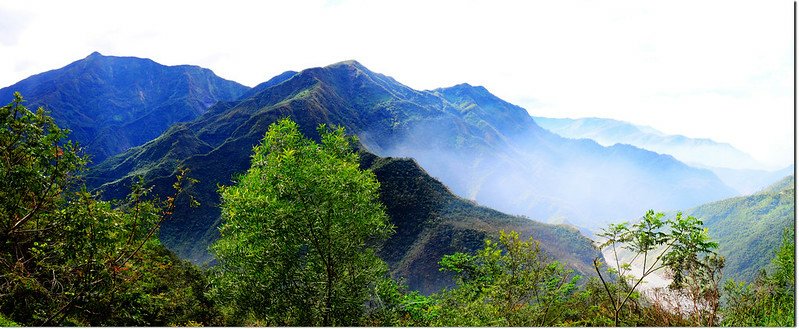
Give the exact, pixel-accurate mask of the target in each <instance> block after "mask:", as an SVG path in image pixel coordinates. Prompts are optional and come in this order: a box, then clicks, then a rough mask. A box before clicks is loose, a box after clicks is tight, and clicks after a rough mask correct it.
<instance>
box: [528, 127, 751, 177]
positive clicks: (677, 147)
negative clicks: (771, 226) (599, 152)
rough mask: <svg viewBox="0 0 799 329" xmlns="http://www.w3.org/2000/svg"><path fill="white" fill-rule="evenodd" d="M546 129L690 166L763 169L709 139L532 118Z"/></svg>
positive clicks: (728, 145)
mask: <svg viewBox="0 0 799 329" xmlns="http://www.w3.org/2000/svg"><path fill="white" fill-rule="evenodd" d="M533 118H534V119H535V122H536V123H538V125H540V126H541V127H543V128H544V129H547V130H549V131H552V132H554V133H556V134H558V135H561V136H563V137H567V138H588V139H592V140H594V141H596V142H597V143H599V144H602V145H605V146H610V145H613V144H617V143H621V144H629V145H633V146H636V147H640V148H642V149H646V150H650V151H653V152H657V153H663V154H669V155H672V156H674V157H675V158H676V159H677V160H680V161H682V162H685V163H687V164H689V165H699V166H701V167H721V168H731V169H763V167H764V166H763V164H761V163H760V162H758V161H757V160H755V159H754V158H752V156H750V155H749V154H747V153H745V152H743V151H741V150H739V149H736V148H735V147H733V146H732V145H730V144H727V143H718V142H715V141H713V140H710V139H706V138H689V137H685V136H682V135H667V134H664V133H662V132H660V131H658V130H656V129H654V128H651V127H646V126H639V125H634V124H631V123H628V122H624V121H618V120H613V119H604V118H581V119H564V118H544V117H533Z"/></svg>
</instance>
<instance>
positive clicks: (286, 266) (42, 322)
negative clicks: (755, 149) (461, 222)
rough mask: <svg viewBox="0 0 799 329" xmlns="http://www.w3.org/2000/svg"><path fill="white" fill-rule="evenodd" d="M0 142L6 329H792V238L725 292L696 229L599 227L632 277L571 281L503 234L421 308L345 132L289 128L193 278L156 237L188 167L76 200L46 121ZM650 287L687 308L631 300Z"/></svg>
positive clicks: (64, 139)
mask: <svg viewBox="0 0 799 329" xmlns="http://www.w3.org/2000/svg"><path fill="white" fill-rule="evenodd" d="M0 127H2V128H0V219H2V222H0V245H2V247H0V325H3V326H73V325H74V326H173V325H174V326H252V325H260V326H794V325H795V314H794V309H795V270H794V269H795V258H794V254H795V243H794V241H795V238H794V232H793V230H790V229H786V230H785V231H784V232H781V233H782V240H781V244H780V245H779V247H778V248H777V249H776V250H769V251H768V255H769V257H770V258H771V261H770V263H769V264H768V265H767V266H766V267H765V268H763V269H762V270H761V271H760V272H759V273H758V274H757V275H756V277H755V279H754V280H752V281H751V282H749V283H745V282H736V281H733V280H728V281H723V280H722V277H721V274H722V273H723V269H724V265H725V259H724V257H723V256H721V255H720V254H719V250H722V249H723V246H721V245H719V243H718V242H715V241H713V239H712V238H711V235H709V234H708V231H707V230H706V229H705V228H704V226H703V225H704V223H703V222H702V220H701V218H697V217H694V216H690V215H683V214H679V213H678V214H675V215H671V216H666V215H664V214H663V213H656V212H654V211H649V212H647V213H645V214H641V215H642V217H641V219H640V221H637V222H634V223H629V224H628V223H616V224H610V225H609V226H608V227H607V228H606V229H604V230H603V231H602V232H601V233H600V234H599V236H600V237H601V238H602V239H603V244H602V247H603V248H611V250H613V251H614V252H615V251H616V250H625V251H626V252H628V253H632V254H633V255H635V257H641V259H643V260H644V262H643V266H642V268H632V267H631V266H630V264H626V263H619V262H613V263H612V264H605V262H604V260H603V259H602V258H601V256H598V257H596V258H595V259H594V260H593V264H592V265H593V268H590V269H589V270H590V271H581V272H580V273H578V272H576V271H575V270H573V269H572V267H571V266H568V265H569V264H564V263H562V262H561V261H559V260H556V259H554V258H553V257H552V256H551V255H552V253H550V252H544V248H545V247H544V246H542V245H541V243H540V242H539V241H538V240H537V239H538V237H537V236H535V232H538V231H532V232H533V234H532V235H533V236H532V237H527V238H524V237H523V236H522V235H521V234H520V232H518V231H516V230H510V229H508V230H498V232H497V233H496V234H495V235H489V236H486V238H485V239H484V240H483V241H480V243H481V247H480V248H478V249H477V250H476V251H474V252H452V253H449V254H447V255H444V256H443V257H441V258H440V260H439V261H438V262H437V266H438V267H439V271H440V272H442V273H447V274H448V275H449V276H450V277H451V278H453V279H454V285H450V286H446V287H444V288H441V289H439V290H436V291H433V292H432V293H427V292H424V293H422V292H420V291H418V290H415V289H411V288H410V287H409V285H408V284H407V282H406V281H405V279H404V278H403V277H401V276H398V275H396V273H392V272H391V271H390V270H389V265H388V264H387V261H386V260H385V258H386V255H385V254H384V253H383V248H384V246H386V241H390V240H391V239H392V237H393V236H395V235H397V234H406V233H407V232H404V231H402V232H399V230H398V228H397V227H395V225H393V224H392V223H391V221H390V219H389V215H388V213H389V211H390V209H388V208H387V205H386V204H384V202H381V194H380V191H381V184H380V182H379V181H378V178H377V176H376V173H375V171H378V169H377V168H379V166H380V164H377V165H375V166H374V168H376V169H375V171H372V170H370V169H364V168H362V162H363V155H362V152H364V151H363V150H361V149H360V147H359V142H358V140H357V138H355V137H354V136H352V135H348V133H347V131H345V129H344V128H342V127H338V126H330V125H319V127H318V128H317V133H318V134H319V136H320V138H319V139H318V140H314V139H311V138H309V136H306V134H304V133H303V131H302V129H301V127H300V126H299V125H298V124H297V123H295V122H293V121H291V120H290V119H288V118H284V119H281V120H278V121H277V122H273V123H271V124H270V125H269V126H268V130H267V132H266V134H265V135H262V139H261V142H260V144H258V145H257V146H256V147H254V148H253V149H252V150H251V151H252V152H251V155H250V161H251V164H250V167H249V169H247V170H246V172H243V173H240V174H238V175H237V176H235V177H234V179H233V180H232V183H231V184H230V185H225V186H219V187H218V193H219V195H220V196H221V203H220V205H219V211H220V212H221V218H222V219H221V223H220V226H219V238H218V239H217V240H216V241H215V242H214V243H213V245H212V246H211V248H210V252H211V254H212V255H213V256H214V258H215V262H214V263H212V264H211V265H210V266H208V267H207V268H200V267H197V266H196V265H194V264H192V263H189V262H187V261H184V260H181V259H180V258H178V257H177V256H175V255H174V254H173V253H172V251H170V250H169V249H167V248H166V247H164V246H163V245H162V243H161V241H160V239H159V234H158V233H159V229H160V227H161V225H162V224H163V223H165V222H168V221H169V220H170V219H171V218H172V216H173V214H174V213H175V209H176V208H177V207H178V206H179V205H182V206H183V207H189V208H191V207H192V206H198V200H196V199H195V198H194V197H193V195H192V192H193V191H194V186H195V184H197V183H198V181H197V180H196V179H194V178H192V177H199V176H202V175H197V173H194V172H192V171H190V170H186V169H181V170H178V171H177V174H176V175H174V176H173V177H171V178H170V179H171V181H170V184H168V185H167V186H154V185H147V183H145V181H144V180H137V181H136V182H134V183H133V184H132V185H131V186H130V192H129V193H128V195H127V196H126V197H124V198H118V199H114V200H107V199H102V198H101V195H99V192H97V191H94V190H90V189H88V188H86V183H85V177H84V173H85V171H86V168H87V167H86V166H87V164H86V163H87V158H86V155H85V154H83V152H82V151H81V148H80V147H79V145H77V144H76V143H73V142H71V141H70V140H69V137H68V136H69V131H68V130H65V129H61V128H59V127H58V125H57V124H56V123H55V121H54V120H53V118H52V117H50V116H49V114H48V113H47V112H45V111H44V110H43V109H41V108H39V109H38V110H36V111H35V112H34V111H31V110H30V109H28V108H27V107H26V106H25V101H24V100H23V99H22V96H20V95H19V94H15V95H14V99H13V100H12V101H11V103H10V104H8V105H6V106H3V107H2V108H0ZM378 162H379V161H378ZM383 165H385V163H384V164H383ZM170 188H171V192H169V193H154V190H159V191H164V190H168V189H170ZM448 216H458V212H457V211H453V212H452V213H450V214H449V215H448ZM764 257H765V256H764ZM656 271H666V272H668V273H670V274H671V276H672V283H671V285H670V286H669V292H670V293H671V294H673V295H675V296H680V297H681V298H683V299H684V300H685V304H686V306H687V307H685V308H679V309H673V308H669V307H666V306H664V305H666V304H665V303H663V302H662V301H660V300H658V297H657V296H654V297H653V296H650V295H646V294H642V293H640V292H639V291H638V289H637V288H638V287H639V285H640V284H641V283H642V282H644V281H645V280H647V277H648V276H649V275H651V274H652V273H655V272H656Z"/></svg>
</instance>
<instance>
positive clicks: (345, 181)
mask: <svg viewBox="0 0 799 329" xmlns="http://www.w3.org/2000/svg"><path fill="white" fill-rule="evenodd" d="M319 133H320V135H321V136H322V138H321V140H322V142H321V144H317V143H316V142H314V141H312V140H309V139H307V138H305V137H303V136H302V134H301V133H300V131H299V127H298V126H297V124H296V123H294V122H292V121H291V120H289V119H283V120H280V121H279V122H277V123H275V124H272V125H271V126H270V128H269V131H268V132H267V133H266V136H265V137H264V139H263V142H262V143H261V144H260V145H258V146H256V147H255V148H254V149H253V155H252V166H251V168H250V169H249V171H248V172H247V173H246V174H245V175H243V176H240V177H239V178H238V182H237V183H236V184H235V185H234V186H231V187H223V188H221V194H222V199H223V202H222V216H223V224H222V226H221V227H220V233H221V238H220V239H219V240H218V241H217V242H216V243H215V244H214V245H213V247H212V250H213V252H214V253H215V254H216V255H217V257H218V260H219V265H218V266H217V269H218V277H217V279H218V280H217V285H216V289H215V291H214V293H215V295H216V296H218V298H219V299H220V300H221V301H223V303H224V304H225V305H226V306H227V308H226V311H227V312H229V314H231V315H232V316H234V317H238V318H245V317H247V318H250V319H252V320H253V321H256V322H257V323H259V324H266V325H326V326H330V325H354V324H357V322H358V319H359V318H360V316H361V315H362V313H364V311H365V310H364V304H365V303H366V302H367V301H368V300H369V298H370V296H369V295H370V292H371V291H372V287H373V286H374V285H375V284H377V282H378V281H379V279H380V278H381V277H382V276H384V275H385V274H386V273H387V267H386V265H385V263H383V262H382V261H381V260H380V259H379V258H378V257H377V256H376V255H375V248H374V246H376V245H377V244H378V243H379V242H381V241H382V240H383V239H385V238H386V237H387V236H388V235H389V234H390V233H391V231H392V228H391V226H390V225H389V224H388V218H387V216H386V214H385V212H384V208H383V206H382V205H381V204H380V203H379V202H377V197H378V188H379V183H378V182H377V180H376V179H375V177H374V175H373V174H372V173H371V172H368V171H362V170H360V169H359V167H358V156H357V155H356V154H355V153H354V152H353V151H352V148H351V145H350V143H351V140H350V139H349V138H347V137H345V135H344V130H343V128H337V129H335V130H332V131H330V130H327V129H326V128H325V127H324V126H320V127H319Z"/></svg>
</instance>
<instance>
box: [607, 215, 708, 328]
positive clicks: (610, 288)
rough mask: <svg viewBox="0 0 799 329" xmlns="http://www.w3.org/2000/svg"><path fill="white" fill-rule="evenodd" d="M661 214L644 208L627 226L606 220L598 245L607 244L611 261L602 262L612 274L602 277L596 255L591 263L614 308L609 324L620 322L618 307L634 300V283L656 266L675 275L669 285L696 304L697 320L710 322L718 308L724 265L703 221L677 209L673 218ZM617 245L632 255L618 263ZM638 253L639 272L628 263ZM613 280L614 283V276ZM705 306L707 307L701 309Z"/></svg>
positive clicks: (620, 310)
mask: <svg viewBox="0 0 799 329" xmlns="http://www.w3.org/2000/svg"><path fill="white" fill-rule="evenodd" d="M664 216H665V215H664V214H663V213H655V212H654V211H653V210H649V211H647V213H646V214H645V215H644V217H643V218H642V219H641V221H639V222H638V223H635V224H633V225H632V226H630V225H629V224H627V223H621V224H610V225H609V226H608V228H607V229H605V230H603V232H602V233H601V234H599V236H600V237H602V238H604V239H605V242H604V243H603V244H602V245H601V248H610V250H611V251H612V252H613V255H614V258H615V259H614V260H612V262H614V263H615V265H614V266H612V267H607V271H608V272H609V273H611V274H613V276H609V277H608V279H607V280H606V279H605V275H603V274H602V271H601V270H600V268H601V267H602V265H603V264H601V262H600V261H599V260H598V259H597V260H595V261H594V268H595V270H596V273H597V275H598V276H599V278H600V280H601V282H602V284H603V286H604V288H605V295H606V296H607V298H608V302H609V303H610V306H611V307H612V309H613V323H614V325H615V326H619V325H620V324H621V323H622V321H623V319H621V316H622V315H623V314H622V311H623V310H624V309H625V308H624V306H625V304H626V303H627V302H628V301H631V300H635V299H636V298H635V294H636V288H637V287H638V286H639V285H640V284H641V283H642V282H643V281H644V279H645V278H646V277H647V276H649V275H651V274H652V273H655V272H656V271H658V270H661V269H667V270H668V271H669V272H670V273H672V274H673V276H674V278H673V280H672V283H671V285H670V288H671V289H673V290H675V291H680V290H684V291H687V293H688V295H690V296H691V299H692V301H693V303H694V305H695V307H694V309H695V310H696V312H697V314H695V316H696V324H697V325H702V324H706V325H712V324H713V323H714V321H715V317H716V310H717V308H718V300H719V293H718V281H719V280H720V271H721V268H722V267H723V266H724V261H723V258H721V257H719V256H718V255H716V254H715V253H714V249H716V248H717V247H718V244H717V243H716V242H713V241H711V240H710V237H709V236H708V233H707V229H704V228H703V227H702V221H700V220H698V219H696V218H694V217H692V216H687V217H683V216H682V214H681V213H678V214H677V215H676V216H675V218H673V219H669V220H665V221H664V220H663V217H664ZM619 248H624V249H627V250H629V251H630V252H632V253H633V255H634V256H633V257H632V259H631V260H630V261H629V263H628V262H622V261H620V259H619V250H618V249H619ZM638 257H641V261H642V266H641V272H640V273H637V272H636V273H633V269H632V265H631V263H632V262H633V261H635V260H636V259H638ZM613 280H615V282H614V281H613ZM707 305H709V308H710V312H709V314H705V313H706V312H705V311H701V312H700V311H699V309H702V310H706V309H707V308H708V307H706V306H707Z"/></svg>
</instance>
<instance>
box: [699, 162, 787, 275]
mask: <svg viewBox="0 0 799 329" xmlns="http://www.w3.org/2000/svg"><path fill="white" fill-rule="evenodd" d="M794 186H795V181H794V177H793V176H788V177H786V178H784V179H782V180H780V181H779V182H777V183H775V184H773V185H771V186H770V187H768V188H766V189H764V190H762V191H760V192H758V193H755V194H752V195H749V196H743V197H737V198H731V199H726V200H721V201H718V202H713V203H709V204H705V205H702V206H699V207H696V208H693V209H690V210H688V211H686V213H687V214H688V215H692V216H694V217H696V218H700V219H702V220H703V221H704V223H705V227H707V228H708V231H709V233H710V236H711V237H713V238H714V239H715V240H716V241H718V242H719V253H720V254H721V255H723V256H724V257H726V259H727V263H726V267H725V269H724V273H725V277H728V278H733V279H736V280H745V281H750V282H751V281H752V280H754V278H755V276H756V275H757V273H758V271H760V270H761V269H763V268H765V267H766V266H767V265H768V264H769V261H770V260H771V257H772V256H773V255H774V252H775V250H776V249H777V247H779V245H780V242H781V241H782V233H783V230H785V229H786V228H793V226H794V223H795V213H794V210H795V209H794V203H795V200H796V199H795V198H796V196H795V190H794Z"/></svg>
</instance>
